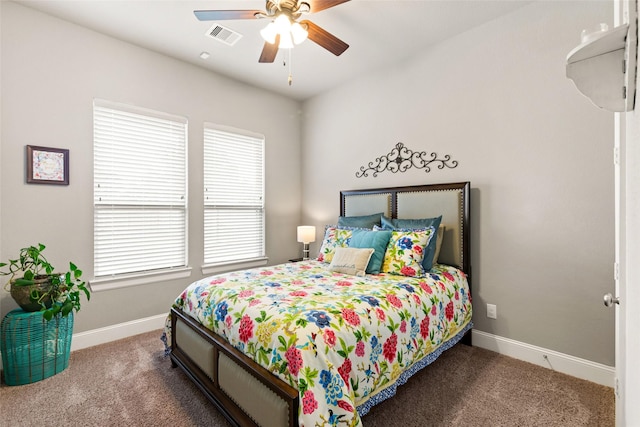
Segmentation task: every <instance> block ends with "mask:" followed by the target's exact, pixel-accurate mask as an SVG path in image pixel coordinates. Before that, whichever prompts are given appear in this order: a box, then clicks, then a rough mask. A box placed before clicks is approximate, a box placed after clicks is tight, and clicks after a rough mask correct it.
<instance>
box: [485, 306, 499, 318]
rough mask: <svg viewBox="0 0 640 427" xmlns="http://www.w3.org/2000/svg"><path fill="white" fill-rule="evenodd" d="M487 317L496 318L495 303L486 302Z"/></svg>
mask: <svg viewBox="0 0 640 427" xmlns="http://www.w3.org/2000/svg"><path fill="white" fill-rule="evenodd" d="M487 317H488V318H489V319H497V318H498V307H496V305H495V304H487Z"/></svg>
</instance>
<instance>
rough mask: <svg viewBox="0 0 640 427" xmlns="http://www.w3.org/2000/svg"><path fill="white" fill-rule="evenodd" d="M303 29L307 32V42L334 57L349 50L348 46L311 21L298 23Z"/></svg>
mask: <svg viewBox="0 0 640 427" xmlns="http://www.w3.org/2000/svg"><path fill="white" fill-rule="evenodd" d="M300 24H301V25H302V26H303V27H306V28H307V31H308V32H309V40H311V41H312V42H314V43H316V44H318V45H320V46H322V47H323V48H325V49H327V50H328V51H329V52H331V53H333V54H334V55H336V56H340V55H341V54H342V52H344V51H345V50H347V49H348V48H349V45H348V44H346V43H345V42H343V41H342V40H340V39H339V38H337V37H336V36H334V35H333V34H331V33H329V32H327V31H326V30H323V29H322V28H320V27H319V26H317V25H316V24H314V23H313V22H311V21H307V20H304V21H300Z"/></svg>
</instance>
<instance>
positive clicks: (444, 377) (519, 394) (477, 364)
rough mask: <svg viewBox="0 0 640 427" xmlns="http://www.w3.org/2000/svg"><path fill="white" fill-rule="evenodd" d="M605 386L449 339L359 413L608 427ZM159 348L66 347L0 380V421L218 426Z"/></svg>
mask: <svg viewBox="0 0 640 427" xmlns="http://www.w3.org/2000/svg"><path fill="white" fill-rule="evenodd" d="M614 419H615V416H614V395H613V390H612V389H611V388H608V387H603V386H600V385H597V384H594V383H591V382H588V381H583V380H579V379H576V378H572V377H569V376H567V375H563V374H559V373H556V372H553V371H551V370H548V369H545V368H541V367H539V366H535V365H532V364H529V363H525V362H521V361H518V360H515V359H511V358H508V357H505V356H501V355H498V354H496V353H493V352H490V351H487V350H483V349H480V348H477V347H467V346H464V345H457V346H455V347H454V348H452V349H451V350H449V351H447V352H445V353H444V354H443V355H442V356H441V357H440V358H439V359H438V360H437V361H436V362H434V363H433V364H432V365H430V366H429V367H427V368H426V369H424V370H422V371H421V372H419V373H418V374H416V375H414V376H413V377H412V378H411V379H410V380H409V382H408V383H407V384H405V385H404V386H402V387H401V388H400V389H399V390H398V394H397V395H396V397H395V398H393V399H392V400H388V401H386V402H383V403H382V404H380V405H378V406H376V407H375V408H373V409H372V410H371V411H370V412H369V414H367V415H366V416H365V417H364V418H363V420H362V421H363V424H364V426H366V427H373V426H380V427H383V426H384V427H387V426H421V427H422V426H545V427H550V426H613V425H614ZM228 425H229V424H228V423H227V422H226V421H225V419H224V418H223V417H222V416H221V415H220V414H219V413H218V412H217V410H216V409H215V407H214V406H213V405H212V404H211V403H210V402H209V401H208V400H207V399H206V398H204V396H203V395H202V393H200V391H199V390H198V389H197V388H196V387H195V386H194V385H193V384H192V383H191V382H190V381H189V380H188V379H187V378H186V376H185V375H184V374H183V373H182V371H180V370H179V369H172V368H171V362H170V360H169V359H168V358H166V357H164V356H163V345H162V342H161V341H160V331H157V332H150V333H146V334H142V335H138V336H136V337H131V338H127V339H125V340H121V341H117V342H114V343H109V344H104V345H101V346H96V347H92V348H88V349H85V350H80V351H76V352H73V353H72V354H71V360H70V362H69V368H67V369H66V370H65V371H63V372H61V373H59V374H57V375H55V376H53V377H50V378H47V379H45V380H43V381H40V382H37V383H33V384H28V385H23V386H13V387H9V386H6V385H5V384H4V383H2V386H1V387H0V426H3V427H5V426H6V427H13V426H213V427H217V426H228Z"/></svg>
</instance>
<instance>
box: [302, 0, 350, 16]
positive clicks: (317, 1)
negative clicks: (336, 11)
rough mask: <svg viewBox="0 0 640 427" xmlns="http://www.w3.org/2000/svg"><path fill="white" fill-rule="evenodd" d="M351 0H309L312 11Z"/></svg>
mask: <svg viewBox="0 0 640 427" xmlns="http://www.w3.org/2000/svg"><path fill="white" fill-rule="evenodd" d="M348 1H349V0H310V1H308V3H309V5H310V6H311V11H310V12H311V13H316V12H320V11H321V10H325V9H329V8H330V7H333V6H337V5H339V4H342V3H346V2H348Z"/></svg>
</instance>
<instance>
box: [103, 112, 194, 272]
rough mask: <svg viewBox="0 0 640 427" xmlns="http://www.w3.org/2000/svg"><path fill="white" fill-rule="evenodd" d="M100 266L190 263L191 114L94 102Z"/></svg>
mask: <svg viewBox="0 0 640 427" xmlns="http://www.w3.org/2000/svg"><path fill="white" fill-rule="evenodd" d="M93 113H94V123H93V126H94V136H93V138H94V143H93V145H94V146H93V149H94V160H93V166H94V231H93V233H94V236H93V237H94V274H95V276H96V278H98V279H99V278H106V277H111V278H113V277H118V276H121V275H131V274H134V275H135V274H140V273H149V272H154V271H165V272H166V270H167V269H174V268H180V267H182V268H185V267H186V265H187V166H186V159H187V144H186V135H187V120H186V118H183V117H177V116H172V115H169V114H164V113H160V112H155V111H150V110H144V109H141V108H135V107H129V106H123V105H119V104H113V103H109V102H106V101H96V102H95V103H94V109H93Z"/></svg>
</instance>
